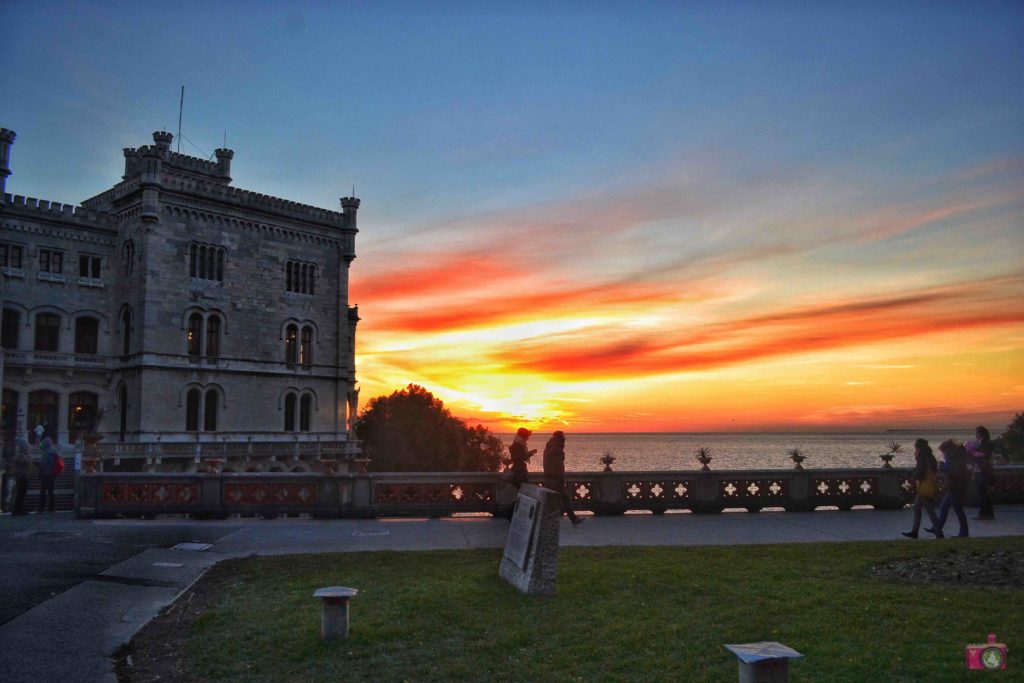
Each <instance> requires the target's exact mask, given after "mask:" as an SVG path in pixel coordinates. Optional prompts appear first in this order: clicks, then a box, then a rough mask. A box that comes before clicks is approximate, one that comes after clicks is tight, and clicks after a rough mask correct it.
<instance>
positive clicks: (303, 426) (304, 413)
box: [299, 394, 313, 432]
mask: <svg viewBox="0 0 1024 683" xmlns="http://www.w3.org/2000/svg"><path fill="white" fill-rule="evenodd" d="M312 412H313V397H312V396H310V395H309V394H303V396H302V400H300V401H299V431H300V432H308V431H309V422H310V417H311V413H312Z"/></svg>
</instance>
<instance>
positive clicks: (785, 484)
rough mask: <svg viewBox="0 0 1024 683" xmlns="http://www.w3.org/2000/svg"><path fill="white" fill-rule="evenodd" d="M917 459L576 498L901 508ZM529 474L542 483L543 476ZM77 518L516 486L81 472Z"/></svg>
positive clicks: (364, 511) (593, 476)
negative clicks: (907, 463)
mask: <svg viewBox="0 0 1024 683" xmlns="http://www.w3.org/2000/svg"><path fill="white" fill-rule="evenodd" d="M911 472H912V470H910V469H909V468H879V469H820V470H734V471H729V470H723V471H709V472H704V471H667V472H573V473H569V474H567V475H566V480H567V482H568V489H569V491H570V492H571V494H572V498H573V507H574V508H576V509H577V510H589V511H592V512H594V513H595V514H623V513H625V512H630V511H648V512H651V513H655V514H661V513H665V512H669V511H676V510H678V511H685V510H688V511H691V512H696V513H714V512H721V511H723V510H728V509H741V510H747V511H750V512H756V511H759V510H764V509H780V510H790V511H809V510H815V509H818V508H830V509H835V508H839V509H843V510H846V509H850V508H852V507H855V506H867V507H872V508H875V509H899V508H901V507H902V506H904V505H906V504H907V503H909V502H911V501H912V500H913V497H914V494H915V482H914V480H913V478H912V476H911ZM530 480H531V482H533V483H542V482H543V478H542V477H540V476H539V475H536V474H534V475H531V477H530ZM77 494H78V495H77V499H76V510H77V512H78V515H79V517H105V516H112V515H125V516H152V515H156V514H165V513H187V514H191V515H195V516H217V517H223V516H227V515H230V514H263V515H268V514H271V515H272V514H284V513H304V514H310V515H314V516H318V517H379V516H396V515H416V516H431V517H439V516H444V515H450V514H453V513H459V512H477V513H480V512H483V513H491V514H496V515H497V514H503V513H505V512H507V511H509V510H510V509H511V506H512V504H513V502H514V501H515V496H516V492H515V489H514V488H513V487H512V486H511V485H509V484H506V483H504V482H503V481H502V480H501V478H500V476H499V475H498V474H495V473H482V472H481V473H477V472H449V473H444V472H440V473H439V472H424V473H371V474H351V473H349V474H326V473H325V474H309V473H301V474H293V473H267V474H250V473H246V474H240V473H239V474H235V473H229V474H216V473H215V474H135V473H117V472H101V473H98V474H82V475H80V476H79V477H78V483H77ZM992 499H993V502H995V503H997V504H998V503H1024V465H1011V466H1003V467H997V468H996V478H995V486H994V488H993V491H992Z"/></svg>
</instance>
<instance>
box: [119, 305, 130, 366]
mask: <svg viewBox="0 0 1024 683" xmlns="http://www.w3.org/2000/svg"><path fill="white" fill-rule="evenodd" d="M131 348H132V309H130V308H128V307H127V306H125V308H124V310H123V311H121V355H122V356H127V355H128V353H129V352H130V351H131Z"/></svg>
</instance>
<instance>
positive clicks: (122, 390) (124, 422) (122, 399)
mask: <svg viewBox="0 0 1024 683" xmlns="http://www.w3.org/2000/svg"><path fill="white" fill-rule="evenodd" d="M117 405H118V409H119V410H120V412H121V428H120V430H119V431H120V432H121V441H124V437H125V435H126V434H127V433H128V387H126V386H125V385H124V384H122V385H121V386H120V387H118V389H117Z"/></svg>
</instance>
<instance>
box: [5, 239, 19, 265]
mask: <svg viewBox="0 0 1024 683" xmlns="http://www.w3.org/2000/svg"><path fill="white" fill-rule="evenodd" d="M0 268H21V247H19V246H15V245H13V244H0Z"/></svg>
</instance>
